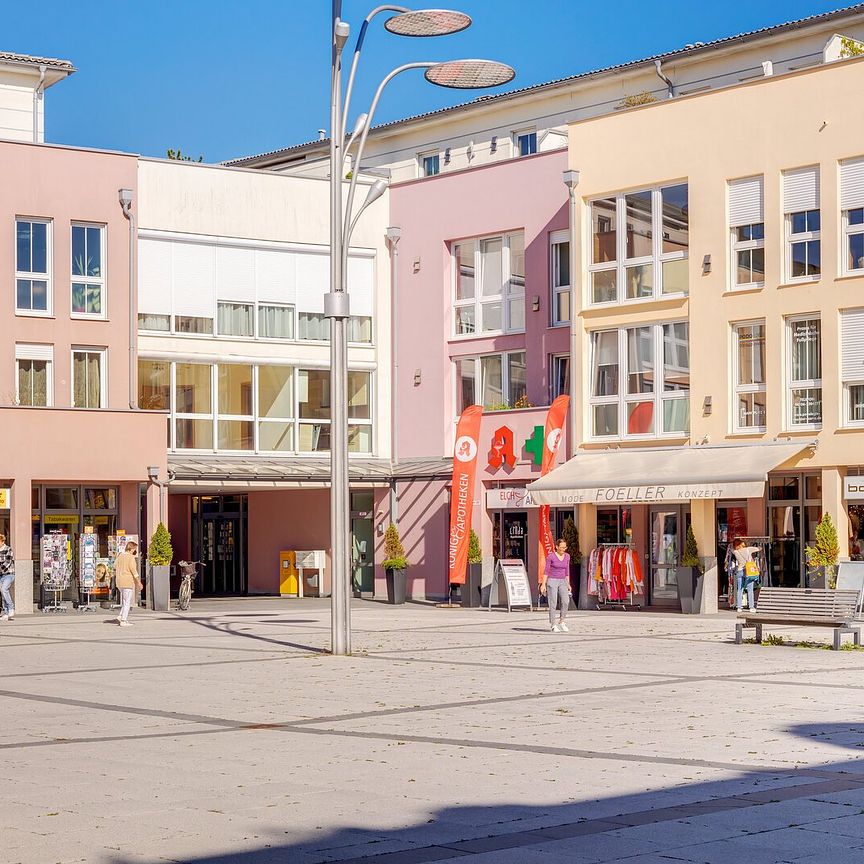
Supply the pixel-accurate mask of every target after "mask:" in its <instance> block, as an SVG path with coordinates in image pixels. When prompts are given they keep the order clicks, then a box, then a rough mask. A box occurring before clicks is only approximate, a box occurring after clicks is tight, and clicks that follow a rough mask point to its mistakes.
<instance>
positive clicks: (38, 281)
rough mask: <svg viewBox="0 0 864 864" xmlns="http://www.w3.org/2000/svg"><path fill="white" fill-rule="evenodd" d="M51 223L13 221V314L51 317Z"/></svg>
mask: <svg viewBox="0 0 864 864" xmlns="http://www.w3.org/2000/svg"><path fill="white" fill-rule="evenodd" d="M50 265H51V223H50V222H49V221H48V220H45V219H42V220H37V219H16V220H15V310H16V311H17V312H34V313H37V314H39V313H41V314H43V315H47V314H50V312H51V303H50V293H51V292H50V287H51V277H50V275H49V274H50V272H51V271H50Z"/></svg>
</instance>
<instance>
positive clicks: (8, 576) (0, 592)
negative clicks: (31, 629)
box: [0, 534, 15, 621]
mask: <svg viewBox="0 0 864 864" xmlns="http://www.w3.org/2000/svg"><path fill="white" fill-rule="evenodd" d="M14 581H15V556H14V555H13V554H12V550H11V549H10V548H9V546H8V544H7V543H6V535H5V534H0V599H2V613H3V614H2V615H0V621H14V620H15V604H14V603H13V602H12V591H11V588H12V583H13V582H14Z"/></svg>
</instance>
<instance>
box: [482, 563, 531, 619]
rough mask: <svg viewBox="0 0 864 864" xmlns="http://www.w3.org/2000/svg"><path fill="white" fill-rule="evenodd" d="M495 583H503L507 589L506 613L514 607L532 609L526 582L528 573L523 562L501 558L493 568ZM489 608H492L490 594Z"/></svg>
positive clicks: (490, 596) (529, 586) (490, 595)
mask: <svg viewBox="0 0 864 864" xmlns="http://www.w3.org/2000/svg"><path fill="white" fill-rule="evenodd" d="M495 581H496V582H498V583H499V584H500V582H501V581H503V582H504V587H505V588H506V589H507V611H508V612H510V611H511V610H512V609H513V607H514V606H527V607H528V608H529V609H533V608H534V603H533V601H532V599H531V585H530V583H529V582H528V572H527V571H526V570H525V562H524V561H522V560H521V559H520V558H502V559H501V560H500V561H499V562H498V563H497V565H496V566H495ZM489 608H490V609H491V608H492V592H491V590H490V592H489Z"/></svg>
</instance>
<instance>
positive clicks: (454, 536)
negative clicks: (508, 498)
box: [448, 405, 483, 585]
mask: <svg viewBox="0 0 864 864" xmlns="http://www.w3.org/2000/svg"><path fill="white" fill-rule="evenodd" d="M482 416H483V407H482V406H481V405H471V406H470V407H469V408H466V409H465V410H464V411H463V412H462V416H461V417H460V418H459V424H458V425H457V427H456V446H455V448H454V450H453V491H452V493H451V497H450V542H449V544H448V559H449V569H450V584H451V585H464V584H465V568H466V567H467V565H468V535H469V534H470V533H471V511H472V510H473V498H474V474H475V472H476V470H477V452H478V450H479V449H480V448H479V446H478V441H479V439H480V418H481V417H482Z"/></svg>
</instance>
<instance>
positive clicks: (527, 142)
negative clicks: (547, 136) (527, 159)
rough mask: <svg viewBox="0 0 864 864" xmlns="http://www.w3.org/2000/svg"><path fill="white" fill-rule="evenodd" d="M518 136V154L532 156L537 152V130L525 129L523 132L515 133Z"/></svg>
mask: <svg viewBox="0 0 864 864" xmlns="http://www.w3.org/2000/svg"><path fill="white" fill-rule="evenodd" d="M515 138H516V155H517V156H530V155H531V154H532V153H536V152H537V130H536V129H530V130H529V129H525V130H524V131H522V132H516V133H515Z"/></svg>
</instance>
